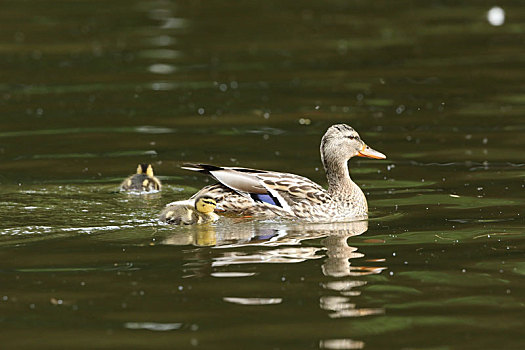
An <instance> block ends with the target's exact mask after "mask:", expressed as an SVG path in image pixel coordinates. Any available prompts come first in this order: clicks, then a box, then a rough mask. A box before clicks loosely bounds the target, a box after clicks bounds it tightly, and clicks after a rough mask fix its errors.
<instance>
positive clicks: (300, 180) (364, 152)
mask: <svg viewBox="0 0 525 350" xmlns="http://www.w3.org/2000/svg"><path fill="white" fill-rule="evenodd" d="M320 150H321V160H322V162H323V166H324V169H325V172H326V177H327V180H328V189H327V190H325V189H324V188H322V187H321V186H319V185H318V184H316V183H315V182H313V181H311V180H309V179H307V178H305V177H302V176H299V175H295V174H288V173H279V172H273V171H265V170H256V169H248V168H237V167H231V168H229V167H217V166H213V165H206V164H189V165H188V167H185V169H188V170H193V171H198V172H202V173H205V174H208V175H211V176H212V177H214V178H215V179H217V180H218V181H219V183H217V184H214V185H210V186H206V187H204V188H202V189H201V190H200V191H199V192H197V193H196V194H195V195H193V196H192V198H195V197H198V196H202V195H207V196H210V197H212V198H214V199H215V200H216V201H217V203H218V204H219V205H220V206H221V207H222V209H223V210H225V211H226V212H231V213H235V214H241V215H252V216H261V217H275V216H280V217H284V218H290V219H300V220H304V221H310V222H342V221H351V220H359V219H363V218H366V217H367V215H368V205H367V202H366V198H365V195H364V194H363V191H361V189H360V188H359V186H357V185H356V184H355V183H354V182H353V181H352V179H351V178H350V174H349V171H348V164H347V162H348V160H349V159H350V158H352V157H354V156H363V157H370V158H376V159H384V158H385V156H384V155H383V154H381V153H379V152H377V151H374V150H373V149H371V148H369V147H368V146H366V144H365V143H364V142H363V141H362V140H361V138H360V137H359V135H358V134H357V132H356V131H355V130H354V129H352V128H351V127H350V126H348V125H346V124H337V125H333V126H331V127H330V128H329V129H328V130H327V131H326V133H325V134H324V136H323V138H322V140H321V149H320ZM270 202H271V203H270Z"/></svg>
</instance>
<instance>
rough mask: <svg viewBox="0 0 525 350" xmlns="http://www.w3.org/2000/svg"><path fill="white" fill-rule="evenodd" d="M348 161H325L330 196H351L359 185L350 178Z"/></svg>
mask: <svg viewBox="0 0 525 350" xmlns="http://www.w3.org/2000/svg"><path fill="white" fill-rule="evenodd" d="M347 162H348V161H347V160H337V159H324V168H325V171H326V178H327V180H328V192H329V193H330V194H350V193H352V192H354V191H355V188H356V187H357V185H356V184H355V183H354V182H353V181H352V179H351V178H350V172H349V171H348V164H347Z"/></svg>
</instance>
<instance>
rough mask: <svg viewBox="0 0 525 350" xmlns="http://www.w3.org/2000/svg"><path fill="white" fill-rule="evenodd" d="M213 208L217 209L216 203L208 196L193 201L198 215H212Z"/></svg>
mask: <svg viewBox="0 0 525 350" xmlns="http://www.w3.org/2000/svg"><path fill="white" fill-rule="evenodd" d="M215 208H217V202H216V201H215V199H213V198H211V197H209V196H202V197H199V198H197V200H196V201H195V209H197V211H198V212H200V213H203V214H209V213H212V212H213V211H214V210H215Z"/></svg>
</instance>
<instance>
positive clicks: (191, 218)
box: [160, 196, 219, 225]
mask: <svg viewBox="0 0 525 350" xmlns="http://www.w3.org/2000/svg"><path fill="white" fill-rule="evenodd" d="M216 206H217V203H216V201H215V200H214V199H213V198H211V197H208V196H202V197H198V198H196V199H195V200H192V199H188V200H185V201H178V202H173V203H170V204H168V205H167V206H166V208H164V210H163V211H162V212H161V213H160V220H161V221H164V222H166V223H168V224H176V225H181V224H183V225H193V224H203V223H207V222H213V221H216V220H217V219H218V218H219V216H218V215H217V214H215V212H214V210H215V208H216Z"/></svg>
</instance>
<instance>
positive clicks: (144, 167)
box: [137, 164, 153, 177]
mask: <svg viewBox="0 0 525 350" xmlns="http://www.w3.org/2000/svg"><path fill="white" fill-rule="evenodd" d="M137 174H146V175H148V176H149V177H153V167H152V166H151V164H139V165H138V166H137Z"/></svg>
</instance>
